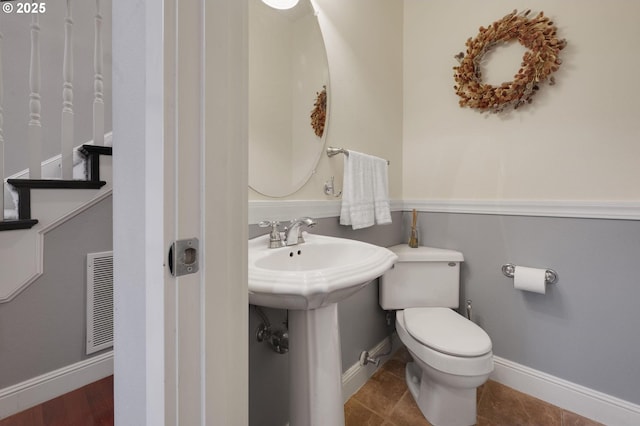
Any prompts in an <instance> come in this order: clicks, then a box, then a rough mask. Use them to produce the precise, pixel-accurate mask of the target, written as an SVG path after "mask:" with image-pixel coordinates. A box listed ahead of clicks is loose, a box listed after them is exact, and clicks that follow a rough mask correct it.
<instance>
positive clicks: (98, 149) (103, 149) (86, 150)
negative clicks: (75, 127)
mask: <svg viewBox="0 0 640 426" xmlns="http://www.w3.org/2000/svg"><path fill="white" fill-rule="evenodd" d="M78 151H79V152H80V153H82V154H83V155H87V156H88V155H91V154H100V155H113V148H112V147H110V146H102V145H82V146H81V147H80V149H79V150H78Z"/></svg>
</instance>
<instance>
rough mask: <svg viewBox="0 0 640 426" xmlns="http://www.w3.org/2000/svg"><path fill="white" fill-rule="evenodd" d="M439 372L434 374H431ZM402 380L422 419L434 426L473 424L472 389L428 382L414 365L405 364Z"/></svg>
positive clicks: (473, 394) (474, 412)
mask: <svg viewBox="0 0 640 426" xmlns="http://www.w3.org/2000/svg"><path fill="white" fill-rule="evenodd" d="M430 373H431V374H433V373H436V374H437V373H439V372H437V371H435V370H434V371H431V372H430ZM405 377H406V381H407V386H408V388H409V392H410V393H411V395H412V396H413V399H414V400H415V401H416V403H417V404H418V408H420V411H421V412H422V414H423V415H424V417H425V418H426V419H427V420H428V421H429V422H430V423H431V424H433V425H434V426H471V425H475V424H476V388H475V387H472V388H466V387H465V388H459V387H452V386H449V385H443V384H441V383H438V382H436V381H434V380H431V379H430V378H429V377H427V375H426V374H425V373H424V372H422V371H421V370H420V367H418V366H417V365H416V363H415V362H409V363H407V367H406V370H405Z"/></svg>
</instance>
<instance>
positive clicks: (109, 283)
mask: <svg viewBox="0 0 640 426" xmlns="http://www.w3.org/2000/svg"><path fill="white" fill-rule="evenodd" d="M112 346H113V252H112V251H105V252H101V253H89V254H87V355H89V354H92V353H94V352H97V351H101V350H103V349H107V348H110V347H112Z"/></svg>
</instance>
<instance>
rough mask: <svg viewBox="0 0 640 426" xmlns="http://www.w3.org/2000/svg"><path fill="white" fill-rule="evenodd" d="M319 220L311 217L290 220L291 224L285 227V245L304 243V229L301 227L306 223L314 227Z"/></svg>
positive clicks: (307, 225) (309, 226)
mask: <svg viewBox="0 0 640 426" xmlns="http://www.w3.org/2000/svg"><path fill="white" fill-rule="evenodd" d="M316 223H317V222H316V221H315V220H313V219H311V218H310V217H301V218H300V219H293V220H292V221H291V222H289V225H288V226H287V227H285V228H284V245H286V246H295V245H296V244H302V243H304V238H302V231H301V230H300V227H301V226H302V225H305V226H306V227H308V228H311V227H313V226H314V225H315V224H316Z"/></svg>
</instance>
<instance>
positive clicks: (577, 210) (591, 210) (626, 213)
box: [403, 200, 640, 220]
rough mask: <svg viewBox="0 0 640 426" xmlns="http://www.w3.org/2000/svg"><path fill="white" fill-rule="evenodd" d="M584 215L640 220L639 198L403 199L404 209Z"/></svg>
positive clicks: (516, 214) (581, 216) (546, 215)
mask: <svg viewBox="0 0 640 426" xmlns="http://www.w3.org/2000/svg"><path fill="white" fill-rule="evenodd" d="M412 209H416V210H418V211H421V212H431V213H469V214H492V215H506V216H543V217H568V218H585V219H619V220H640V202H636V201H571V200H404V201H403V210H405V211H409V210H412Z"/></svg>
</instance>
